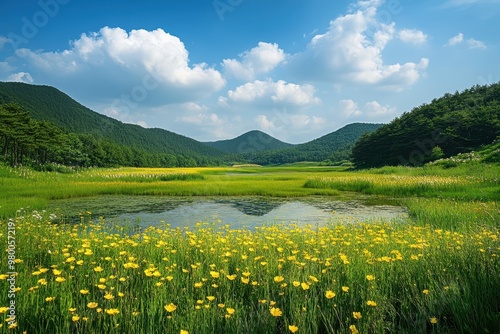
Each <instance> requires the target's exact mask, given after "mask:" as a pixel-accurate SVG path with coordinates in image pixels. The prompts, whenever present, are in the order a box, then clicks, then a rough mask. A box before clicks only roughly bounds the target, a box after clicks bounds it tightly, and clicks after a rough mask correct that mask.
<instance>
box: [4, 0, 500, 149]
mask: <svg viewBox="0 0 500 334" xmlns="http://www.w3.org/2000/svg"><path fill="white" fill-rule="evenodd" d="M499 32H500V0H443V1H436V0H432V1H431V0H385V1H384V0H359V1H347V0H337V1H332V0H307V1H306V0H162V1H157V0H142V1H128V0H123V1H121V2H114V1H105V0H99V1H96V0H85V1H82V0H38V1H34V0H31V1H30V0H23V1H11V0H8V1H2V2H1V4H0V81H19V82H26V83H32V84H37V85H50V86H54V87H56V88H57V89H59V90H61V91H63V92H64V93H66V94H68V95H70V96H71V97H72V98H74V99H75V100H77V101H78V102H80V103H81V104H83V105H85V106H86V107H89V108H90V109H92V110H94V111H96V112H99V113H101V114H104V115H107V116H109V117H112V118H115V119H118V120H120V121H122V122H126V123H133V124H138V125H141V126H143V127H147V128H163V129H166V130H169V131H172V132H175V133H178V134H181V135H185V136H188V137H191V138H194V139H196V140H200V141H215V140H221V139H230V138H234V137H236V136H239V135H241V134H242V133H244V132H247V131H250V130H261V131H264V132H266V133H268V134H270V135H272V136H274V137H276V138H278V139H280V140H283V141H286V142H289V143H293V144H298V143H304V142H307V141H310V140H313V139H315V138H318V137H321V136H323V135H325V134H328V133H330V132H332V131H335V130H337V129H339V128H341V127H343V126H345V125H347V124H350V123H355V122H365V123H387V122H390V121H391V120H392V119H394V118H395V117H398V116H399V115H401V114H402V113H403V112H409V111H411V110H412V109H413V108H415V107H418V106H419V105H422V104H424V103H430V102H431V101H432V99H434V98H438V97H440V96H442V95H443V94H445V93H454V92H456V91H462V90H464V89H467V88H470V87H471V86H473V85H477V84H478V85H485V84H492V83H495V82H498V81H500V61H499V60H500V35H499V34H498V33H499Z"/></svg>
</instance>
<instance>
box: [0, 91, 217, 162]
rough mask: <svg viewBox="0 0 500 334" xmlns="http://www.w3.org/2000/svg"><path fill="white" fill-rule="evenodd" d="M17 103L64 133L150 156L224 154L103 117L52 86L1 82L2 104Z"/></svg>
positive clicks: (172, 135) (188, 140)
mask: <svg viewBox="0 0 500 334" xmlns="http://www.w3.org/2000/svg"><path fill="white" fill-rule="evenodd" d="M11 102H14V103H16V104H18V105H20V106H21V107H23V108H24V109H25V110H27V111H28V112H29V114H30V116H31V117H32V118H34V119H36V120H40V121H49V122H51V123H53V124H55V125H57V126H59V127H60V128H62V129H63V130H65V131H67V132H71V133H76V134H86V135H91V136H92V137H93V138H98V139H104V140H107V141H110V142H112V143H115V144H118V145H121V146H127V147H132V148H135V149H139V150H142V151H145V152H148V153H163V154H170V155H176V156H179V155H181V156H183V157H185V158H193V159H195V160H196V161H199V162H200V161H201V162H204V163H206V162H208V161H213V160H214V158H220V157H222V156H224V155H225V153H224V152H222V151H220V150H218V149H216V148H213V147H210V146H207V145H204V144H202V143H201V142H198V141H196V140H194V139H191V138H188V137H185V136H182V135H179V134H176V133H173V132H170V131H167V130H163V129H158V128H153V129H145V128H142V127H141V126H138V125H133V124H126V123H122V122H120V121H118V120H115V119H113V118H110V117H107V116H104V115H102V114H99V113H97V112H95V111H93V110H91V109H89V108H87V107H85V106H83V105H81V104H80V103H78V102H76V101H75V100H73V99H72V98H71V97H69V96H68V95H66V94H65V93H63V92H61V91H59V90H57V89H56V88H54V87H50V86H39V85H30V84H25V83H17V82H0V105H1V104H6V103H11Z"/></svg>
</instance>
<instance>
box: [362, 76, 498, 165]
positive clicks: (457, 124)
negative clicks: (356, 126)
mask: <svg viewBox="0 0 500 334" xmlns="http://www.w3.org/2000/svg"><path fill="white" fill-rule="evenodd" d="M498 136H500V83H496V84H492V85H485V86H477V85H476V86H474V87H472V88H470V89H466V90H464V91H463V92H455V93H454V94H449V93H448V94H445V95H444V96H443V97H441V98H438V99H434V100H432V102H431V103H430V104H423V105H421V106H419V107H417V108H414V109H413V110H412V111H411V112H407V113H404V114H403V115H401V116H400V117H398V118H396V119H394V120H393V121H392V122H390V123H389V124H387V125H384V126H382V127H381V128H379V129H378V130H376V131H375V132H373V133H371V134H368V135H364V136H363V137H362V138H361V139H360V140H359V141H358V142H357V143H356V145H355V146H354V148H353V151H352V157H353V162H354V164H355V165H356V166H357V167H359V168H369V167H380V166H384V165H421V164H424V163H426V162H429V161H432V160H435V159H438V158H443V157H450V156H453V155H456V154H458V153H463V152H469V151H472V150H474V149H477V148H479V147H481V146H482V145H486V144H490V143H491V142H493V140H495V139H496V138H497V137H498Z"/></svg>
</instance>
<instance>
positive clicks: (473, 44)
mask: <svg viewBox="0 0 500 334" xmlns="http://www.w3.org/2000/svg"><path fill="white" fill-rule="evenodd" d="M467 46H468V47H469V49H486V44H485V43H484V42H481V41H478V40H475V39H474V38H469V39H468V40H467Z"/></svg>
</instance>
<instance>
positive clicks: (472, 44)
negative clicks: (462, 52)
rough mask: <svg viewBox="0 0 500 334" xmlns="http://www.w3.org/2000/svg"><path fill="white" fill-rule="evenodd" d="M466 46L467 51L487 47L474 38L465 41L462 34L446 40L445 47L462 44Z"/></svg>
mask: <svg viewBox="0 0 500 334" xmlns="http://www.w3.org/2000/svg"><path fill="white" fill-rule="evenodd" d="M464 42H465V44H466V45H467V47H468V48H469V49H486V48H487V46H486V44H485V43H484V42H482V41H478V40H476V39H474V38H469V39H467V40H465V39H464V34H462V33H459V34H457V35H456V36H453V37H452V38H450V39H449V40H448V43H446V44H445V46H455V45H459V44H462V43H464Z"/></svg>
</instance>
